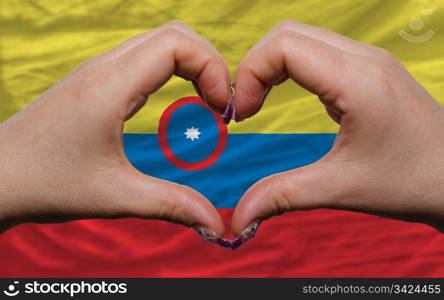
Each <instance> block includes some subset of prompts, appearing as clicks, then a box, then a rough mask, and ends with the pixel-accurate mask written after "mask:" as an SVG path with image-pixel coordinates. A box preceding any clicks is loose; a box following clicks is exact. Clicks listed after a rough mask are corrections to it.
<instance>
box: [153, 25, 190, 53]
mask: <svg viewBox="0 0 444 300" xmlns="http://www.w3.org/2000/svg"><path fill="white" fill-rule="evenodd" d="M155 38H157V39H159V40H161V41H162V42H163V43H164V44H165V46H167V47H173V48H174V47H175V46H176V45H177V44H178V43H180V42H182V41H183V40H184V38H186V36H185V34H184V33H183V32H182V31H181V30H180V29H177V28H175V27H166V28H163V29H162V30H160V31H159V32H157V33H156V34H155Z"/></svg>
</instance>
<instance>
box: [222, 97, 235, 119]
mask: <svg viewBox="0 0 444 300" xmlns="http://www.w3.org/2000/svg"><path fill="white" fill-rule="evenodd" d="M234 114H235V113H234V106H233V102H232V101H230V102H228V105H227V108H226V109H225V112H224V114H223V115H222V121H223V123H224V124H225V125H228V124H229V123H230V121H231V119H233V116H234Z"/></svg>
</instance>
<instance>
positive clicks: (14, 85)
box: [0, 0, 444, 277]
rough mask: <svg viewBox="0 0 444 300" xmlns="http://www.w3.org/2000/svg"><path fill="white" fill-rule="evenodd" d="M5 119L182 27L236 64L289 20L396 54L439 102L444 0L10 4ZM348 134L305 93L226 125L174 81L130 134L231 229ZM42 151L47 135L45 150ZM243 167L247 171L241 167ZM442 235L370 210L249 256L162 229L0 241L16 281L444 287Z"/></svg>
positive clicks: (122, 228)
mask: <svg viewBox="0 0 444 300" xmlns="http://www.w3.org/2000/svg"><path fill="white" fill-rule="evenodd" d="M0 5H1V6H0V9H1V10H0V76H1V77H0V122H3V121H5V120H6V119H8V118H9V117H11V116H12V115H13V114H15V113H17V112H18V111H20V110H21V109H22V108H24V107H25V106H26V105H28V104H29V103H30V102H31V101H32V100H33V99H35V98H36V97H38V96H39V95H40V94H42V93H43V92H44V91H45V90H47V89H48V88H49V87H50V86H52V85H53V84H55V83H56V82H57V81H58V80H60V79H61V78H62V77H63V76H65V75H66V74H67V73H68V72H69V71H71V70H72V69H73V68H74V67H75V66H76V65H78V64H79V63H80V62H82V61H83V60H85V59H87V58H89V57H92V56H94V55H97V54H100V53H102V52H105V51H107V50H109V49H110V48H112V47H114V46H116V45H117V44H119V43H120V42H122V41H123V40H126V39H127V38H129V37H131V36H133V35H135V34H137V33H140V32H143V31H147V30H149V29H152V28H154V27H157V26H160V25H162V24H164V23H166V22H168V21H171V20H173V19H180V20H183V21H185V22H187V23H188V24H189V25H190V26H191V27H193V28H194V29H195V30H196V31H197V32H198V33H200V34H201V35H202V36H204V37H205V38H207V39H208V40H209V41H210V42H211V43H212V44H213V45H215V46H216V48H217V49H218V50H219V51H220V52H221V54H222V55H223V56H224V57H225V58H226V60H227V61H228V63H229V64H230V66H231V69H230V71H231V73H232V75H233V76H234V74H235V70H236V66H237V65H238V63H239V61H240V60H241V58H242V57H243V55H245V54H246V53H247V51H248V49H249V48H250V47H252V46H253V45H254V43H255V42H256V41H258V40H259V39H260V38H261V37H263V36H264V35H265V34H266V33H267V32H268V31H269V30H271V29H272V28H273V26H274V25H275V24H276V23H278V22H279V21H281V20H283V19H294V20H297V21H299V22H303V23H307V24H311V25H316V26H321V27H325V28H328V29H331V30H333V31H336V32H339V33H341V34H343V35H346V36H348V37H351V38H353V39H356V40H359V41H362V42H365V43H368V44H372V45H375V46H379V47H383V48H385V49H387V50H389V51H391V52H392V53H394V54H395V55H396V56H397V57H398V59H399V60H400V61H401V62H402V63H403V64H404V65H405V66H406V67H407V68H408V70H409V71H410V72H411V73H412V74H413V76H415V78H416V79H417V80H418V81H419V82H420V83H421V84H422V85H424V87H425V88H426V89H427V90H428V91H429V92H430V93H431V94H432V95H433V96H434V97H435V99H437V100H443V98H442V95H443V94H444V52H443V45H444V34H443V33H444V22H443V20H444V3H443V2H442V1H438V0H423V1H416V0H392V1H385V0H338V1H322V0H299V1H289V0H286V1H271V0H262V1H233V0H221V1H211V2H210V1H200V0H196V1H168V0H144V1H124V0H106V1H105V0H103V1H84V0H66V1H55V0H39V1H37V0H8V1H2V2H1V4H0ZM337 130H338V126H337V125H336V124H335V123H334V122H333V121H332V120H330V119H329V117H328V116H327V114H326V113H325V112H324V107H323V106H322V104H321V103H320V102H319V101H318V100H317V98H316V97H315V96H314V95H311V94H309V93H308V92H306V91H305V90H303V89H302V88H300V87H298V86H296V85H295V84H294V83H292V82H287V83H284V84H282V85H281V86H279V87H275V88H273V90H272V92H271V93H270V94H269V96H268V99H267V101H266V102H265V104H264V107H263V108H262V110H261V111H260V113H259V114H257V115H256V116H255V117H253V118H251V119H248V120H246V121H244V122H241V123H234V122H232V123H230V125H229V126H225V125H224V124H223V123H222V122H221V119H220V116H219V115H215V114H214V113H213V112H211V111H210V110H209V109H208V108H207V107H206V106H205V105H204V104H203V102H202V101H200V100H199V99H198V98H197V97H196V95H195V91H194V90H193V88H192V85H191V84H190V83H189V82H186V81H184V80H182V79H180V78H173V79H171V80H170V81H169V82H168V83H167V84H166V85H165V86H164V87H163V88H161V89H160V90H159V91H158V92H157V93H155V94H154V95H151V96H150V100H149V103H148V104H147V105H146V106H145V107H144V108H143V109H142V110H141V111H140V112H139V113H138V114H137V115H136V116H134V117H133V118H132V119H131V120H129V121H127V122H126V124H125V129H124V144H125V153H126V155H127V156H128V158H129V160H130V161H131V163H132V164H133V165H134V166H135V167H136V168H137V169H139V170H140V171H142V172H144V173H147V174H149V175H152V176H156V177H160V178H163V179H167V180H171V181H174V182H177V183H180V184H185V185H188V186H190V187H192V188H194V189H196V190H198V191H199V192H201V193H202V194H204V195H205V196H206V197H207V198H208V199H210V200H211V201H212V203H213V204H214V206H215V207H216V208H217V209H218V210H219V212H220V213H221V215H222V216H223V218H224V220H225V221H226V225H227V228H229V226H228V225H229V222H230V217H231V214H232V211H233V209H234V207H235V206H236V204H237V202H238V200H239V198H240V197H241V195H242V194H243V193H244V192H245V191H246V189H247V188H248V187H249V186H251V185H252V184H253V183H255V182H256V181H258V180H259V179H261V178H263V177H264V176H267V175H271V174H273V173H276V172H280V171H285V170H289V169H293V168H297V167H300V166H303V165H306V164H310V163H312V162H314V161H316V160H318V159H319V158H321V157H322V156H323V155H324V154H325V153H327V152H328V151H329V149H330V147H331V146H332V144H333V141H334V139H335V133H336V132H337ZM42 138H44V137H42ZM233 164H235V165H236V171H235V172H233V171H232V170H230V169H229V168H228V167H227V165H233ZM443 259H444V235H442V234H441V233H438V232H437V231H435V230H434V229H432V228H430V227H428V226H425V225H422V224H412V223H405V222H400V221H394V220H389V219H383V218H379V217H375V216H369V215H365V214H361V213H352V212H344V211H334V210H326V209H321V210H313V211H304V212H294V213H288V214H285V215H282V216H279V217H275V218H273V219H271V220H269V221H266V222H264V223H263V224H262V225H261V227H260V228H259V231H258V233H257V235H256V237H255V238H254V239H253V240H251V241H250V242H249V243H247V244H246V245H245V246H243V247H241V248H240V249H238V250H236V251H227V250H225V249H222V248H218V247H215V246H214V245H210V244H207V243H203V242H202V241H201V240H200V238H199V236H198V235H197V234H196V233H195V232H194V231H192V230H190V229H188V228H185V227H182V226H178V225H175V224H171V223H166V222H162V221H147V220H140V219H121V220H83V221H75V222H69V223H64V224H50V225H46V224H39V225H37V224H23V225H20V226H18V227H15V228H13V229H11V230H9V231H7V232H6V233H4V234H2V235H0V276H2V277H25V276H28V277H34V276H35V277H39V276H51V277H52V276H54V277H58V276H64V277H76V276H78V277H94V276H99V277H170V276H174V277H188V276H203V277H209V276H223V277H228V276H240V277H243V276H248V277H265V276H273V277H283V276H297V277H358V276H363V277H398V276H399V277H407V276H408V277H410V276H418V277H432V276H439V277H444V263H443Z"/></svg>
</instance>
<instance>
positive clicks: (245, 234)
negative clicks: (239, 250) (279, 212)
mask: <svg viewBox="0 0 444 300" xmlns="http://www.w3.org/2000/svg"><path fill="white" fill-rule="evenodd" d="M261 222H262V220H256V221H254V222H252V223H251V224H250V225H248V226H247V227H245V229H244V230H242V232H241V234H240V235H239V237H240V238H241V239H242V244H244V243H246V242H247V241H248V240H251V239H252V238H253V237H254V236H255V235H256V232H257V229H258V228H259V225H260V224H261Z"/></svg>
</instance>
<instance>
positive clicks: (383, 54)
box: [373, 46, 398, 63]
mask: <svg viewBox="0 0 444 300" xmlns="http://www.w3.org/2000/svg"><path fill="white" fill-rule="evenodd" d="M373 51H374V53H375V55H376V57H378V58H379V59H382V60H383V61H384V62H390V63H394V62H396V63H397V62H398V59H397V58H396V56H395V55H394V54H393V53H391V52H390V51H388V50H386V49H384V48H379V47H375V46H373Z"/></svg>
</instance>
